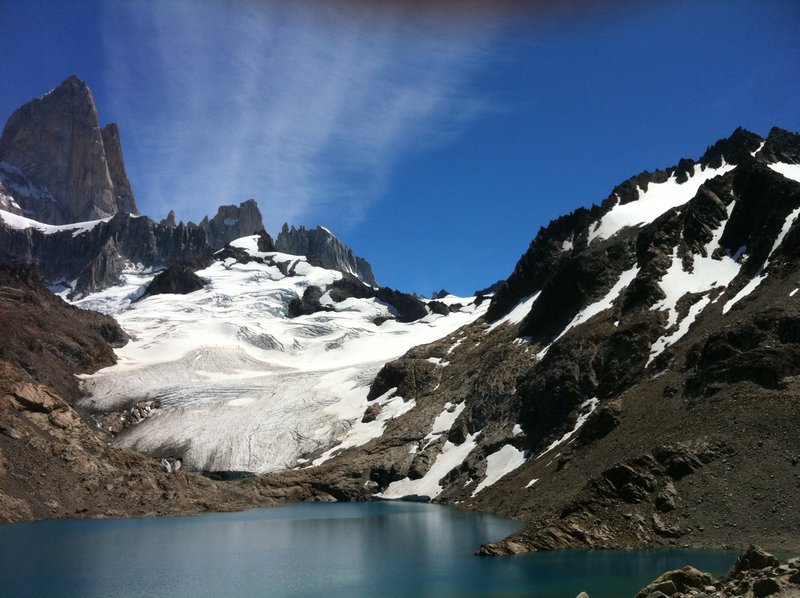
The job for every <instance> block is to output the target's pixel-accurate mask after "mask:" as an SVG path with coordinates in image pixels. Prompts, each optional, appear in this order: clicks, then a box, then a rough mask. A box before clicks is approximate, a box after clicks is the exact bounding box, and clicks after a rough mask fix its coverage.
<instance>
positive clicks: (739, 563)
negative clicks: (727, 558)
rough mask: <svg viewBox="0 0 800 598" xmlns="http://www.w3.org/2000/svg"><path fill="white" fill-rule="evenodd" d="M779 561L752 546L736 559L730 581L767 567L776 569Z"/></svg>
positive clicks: (729, 576) (730, 572) (758, 547)
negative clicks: (743, 574)
mask: <svg viewBox="0 0 800 598" xmlns="http://www.w3.org/2000/svg"><path fill="white" fill-rule="evenodd" d="M778 564H779V561H778V559H776V558H775V557H774V556H773V555H771V554H770V553H768V552H767V551H766V550H764V549H763V548H761V547H760V546H755V545H751V546H750V547H749V548H748V549H747V550H746V551H745V552H744V553H743V554H741V555H740V556H739V558H737V559H736V562H735V563H734V564H733V567H731V570H730V571H728V575H727V577H728V579H734V578H738V577H741V575H742V573H744V572H745V571H750V570H753V569H764V568H765V567H776V566H778Z"/></svg>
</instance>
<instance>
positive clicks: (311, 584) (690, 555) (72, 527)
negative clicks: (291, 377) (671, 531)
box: [0, 502, 736, 598]
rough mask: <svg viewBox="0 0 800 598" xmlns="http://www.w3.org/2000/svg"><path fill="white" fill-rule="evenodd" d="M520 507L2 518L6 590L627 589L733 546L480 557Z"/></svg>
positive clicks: (555, 592)
mask: <svg viewBox="0 0 800 598" xmlns="http://www.w3.org/2000/svg"><path fill="white" fill-rule="evenodd" d="M519 527H520V524H519V523H518V522H515V521H510V520H508V519H503V518H500V517H493V516H490V515H482V514H478V513H466V512H461V511H458V510H456V509H452V508H448V507H443V506H439V505H430V504H421V503H397V502H392V503H386V502H378V503H299V504H293V505H287V506H282V507H276V508H272V509H256V510H252V511H246V512H242V513H225V514H208V515H199V516H194V517H175V518H147V519H106V520H59V521H37V522H31V523H17V524H13V525H5V526H0V596H80V597H84V596H87V597H88V596H104V597H105V596H147V597H154V596H193V597H196V596H270V597H271V596H331V597H333V596H337V597H338V596H371V597H389V596H414V597H417V596H437V597H439V596H454V597H455V596H458V597H468V596H487V597H488V596H492V597H494V596H536V597H541V598H556V597H557V598H574V597H575V596H576V595H577V594H578V593H579V592H581V591H586V592H588V593H589V595H590V596H591V598H620V597H624V596H633V595H634V594H635V593H636V591H638V590H639V589H640V588H641V587H643V586H644V585H646V584H647V583H648V582H650V581H651V580H652V579H653V578H654V577H656V576H657V575H658V574H660V573H662V572H664V571H666V570H668V569H675V568H677V567H682V566H684V565H687V564H692V565H694V566H696V567H698V568H700V569H703V570H706V571H710V572H712V573H715V574H721V573H724V572H725V571H727V570H728V569H729V568H730V566H731V565H732V564H733V562H734V560H735V559H736V553H734V552H714V551H682V550H655V551H586V550H575V551H562V552H554V553H536V554H529V555H520V556H514V557H503V558H481V557H477V556H474V555H473V551H474V550H475V549H476V548H477V547H478V546H479V545H480V544H481V543H483V542H487V541H490V540H497V539H500V538H502V537H504V536H505V535H507V534H509V533H511V532H513V531H514V530H516V529H518V528H519Z"/></svg>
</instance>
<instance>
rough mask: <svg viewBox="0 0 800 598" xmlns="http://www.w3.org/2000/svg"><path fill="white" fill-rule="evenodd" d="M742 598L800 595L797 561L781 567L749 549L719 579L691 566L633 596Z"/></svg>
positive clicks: (755, 549)
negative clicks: (730, 597)
mask: <svg viewBox="0 0 800 598" xmlns="http://www.w3.org/2000/svg"><path fill="white" fill-rule="evenodd" d="M688 596H696V597H698V598H705V597H707V598H727V597H728V596H742V597H744V598H750V597H761V596H776V597H781V598H796V597H798V596H800V558H795V559H791V560H789V561H787V562H786V563H783V564H781V563H780V562H779V561H778V559H776V558H775V557H774V556H773V555H771V554H769V553H768V552H766V551H764V550H763V549H762V548H759V547H757V546H751V547H750V548H748V549H747V551H746V552H745V553H744V554H742V555H741V556H740V557H739V558H738V559H737V561H736V564H735V565H734V566H733V568H732V569H731V571H730V572H728V574H727V575H725V576H724V577H721V578H719V579H716V578H714V577H713V576H712V575H710V574H708V573H703V572H702V571H698V570H697V569H695V568H694V567H690V566H687V567H684V568H683V569H676V570H674V571H668V572H666V573H664V574H663V575H660V576H659V577H657V578H656V579H655V580H653V581H652V582H651V583H650V584H648V585H647V587H645V588H643V589H642V590H641V591H639V593H638V594H636V598H666V597H672V598H683V597H688Z"/></svg>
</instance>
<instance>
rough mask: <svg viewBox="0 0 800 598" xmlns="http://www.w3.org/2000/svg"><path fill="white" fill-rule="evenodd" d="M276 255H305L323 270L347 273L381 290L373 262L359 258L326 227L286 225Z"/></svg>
mask: <svg viewBox="0 0 800 598" xmlns="http://www.w3.org/2000/svg"><path fill="white" fill-rule="evenodd" d="M275 251H281V252H283V253H291V254H293V255H305V256H306V257H308V259H309V261H310V262H312V263H314V264H316V265H319V266H321V267H323V268H328V269H330V270H338V271H340V272H347V273H349V274H353V275H354V276H356V277H358V279H359V280H361V281H362V282H365V283H367V284H368V285H370V286H373V287H375V286H378V283H377V282H376V281H375V276H374V275H373V274H372V266H370V264H369V262H367V260H365V259H364V258H362V257H358V256H356V255H355V254H354V253H353V251H352V250H351V249H350V248H349V247H347V246H346V245H345V244H344V243H342V242H341V241H340V240H339V239H338V238H336V236H335V235H334V234H333V233H332V232H331V231H329V230H328V229H327V228H325V227H323V226H317V227H316V228H314V229H307V228H306V227H304V226H301V227H300V228H295V227H294V226H292V227H290V226H289V225H288V224H285V223H284V225H283V227H282V228H281V232H280V233H279V234H278V238H277V239H276V240H275Z"/></svg>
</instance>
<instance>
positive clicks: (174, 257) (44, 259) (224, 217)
mask: <svg viewBox="0 0 800 598" xmlns="http://www.w3.org/2000/svg"><path fill="white" fill-rule="evenodd" d="M258 231H263V226H262V225H261V213H260V212H259V210H258V206H256V204H255V202H254V201H253V200H249V201H247V202H244V203H242V204H241V205H240V206H238V207H237V206H223V207H222V208H220V212H219V213H218V214H217V216H215V217H214V219H212V220H211V221H209V220H208V219H204V220H203V222H201V223H200V224H193V223H191V222H190V223H188V224H184V223H183V222H181V223H179V224H177V225H176V224H174V222H169V221H166V220H165V221H162V222H161V223H156V222H154V221H153V220H151V219H150V218H148V217H146V216H131V215H130V214H127V213H124V212H120V213H118V214H116V215H115V216H114V217H113V218H111V219H109V220H107V221H99V222H97V223H95V224H93V225H92V226H91V227H89V228H88V230H83V229H82V228H80V227H78V228H69V227H66V228H65V229H64V230H57V229H52V228H50V229H47V228H45V229H44V230H42V229H40V228H34V227H28V228H24V229H22V228H12V227H11V226H8V225H4V224H2V223H0V259H2V261H23V262H27V263H33V264H36V265H37V267H38V268H39V271H40V272H41V274H42V276H43V278H44V279H45V280H46V281H47V282H48V283H49V284H52V285H57V284H60V283H67V284H69V285H70V286H71V287H72V290H73V292H77V293H86V292H91V291H96V290H99V289H102V288H105V287H108V286H110V285H112V284H115V283H116V282H117V281H118V280H119V276H120V275H121V273H122V270H123V268H124V267H125V265H126V263H133V264H141V265H142V266H144V267H146V268H150V267H165V266H169V265H170V264H173V263H175V262H177V261H179V260H185V259H189V258H192V257H195V256H201V255H210V254H211V253H213V252H214V251H217V250H218V249H221V248H222V247H224V246H225V244H226V243H228V241H229V240H231V239H235V238H239V237H242V236H246V235H251V234H253V233H255V232H258ZM263 234H266V233H263Z"/></svg>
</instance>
